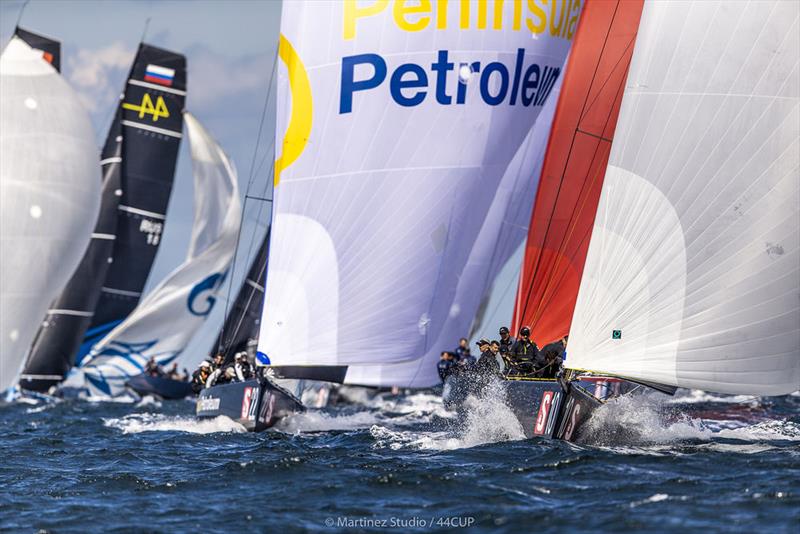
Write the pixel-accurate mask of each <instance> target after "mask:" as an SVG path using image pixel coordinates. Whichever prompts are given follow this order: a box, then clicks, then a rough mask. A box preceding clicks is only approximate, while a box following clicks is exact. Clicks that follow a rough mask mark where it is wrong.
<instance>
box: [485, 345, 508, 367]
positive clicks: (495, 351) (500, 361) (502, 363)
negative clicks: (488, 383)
mask: <svg viewBox="0 0 800 534" xmlns="http://www.w3.org/2000/svg"><path fill="white" fill-rule="evenodd" d="M489 350H490V351H492V354H494V359H495V361H496V362H497V368H498V370H499V371H500V372H501V373H504V372H505V371H506V362H505V360H504V359H503V357H502V356H501V355H500V342H499V341H497V340H496V339H493V340H492V342H491V343H490V344H489Z"/></svg>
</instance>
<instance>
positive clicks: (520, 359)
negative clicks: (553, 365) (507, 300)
mask: <svg viewBox="0 0 800 534" xmlns="http://www.w3.org/2000/svg"><path fill="white" fill-rule="evenodd" d="M539 360H540V356H539V347H537V346H536V343H534V342H533V341H531V329H530V328H528V327H527V326H523V327H522V328H520V330H519V339H518V340H517V341H516V343H514V346H513V347H512V348H511V361H512V362H513V365H514V367H515V370H516V371H517V372H518V373H520V374H531V373H533V372H534V371H535V370H536V364H537V363H539V364H540V366H541V365H543V364H544V362H543V361H541V362H540V361H539Z"/></svg>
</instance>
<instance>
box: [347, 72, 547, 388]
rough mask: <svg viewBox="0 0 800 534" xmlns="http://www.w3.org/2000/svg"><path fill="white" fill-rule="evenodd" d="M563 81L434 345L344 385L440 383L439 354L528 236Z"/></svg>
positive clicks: (503, 189) (357, 371) (505, 185)
mask: <svg viewBox="0 0 800 534" xmlns="http://www.w3.org/2000/svg"><path fill="white" fill-rule="evenodd" d="M561 80H562V78H559V80H558V81H557V82H556V85H555V86H553V91H552V93H551V94H550V96H548V99H547V102H546V104H545V105H544V108H543V109H542V112H541V114H540V115H539V118H538V119H537V121H536V124H535V125H534V127H533V129H532V130H531V131H530V132H529V133H528V136H527V137H526V138H525V142H524V143H522V145H521V146H520V148H519V150H518V151H517V154H516V155H515V156H514V159H513V160H512V161H511V164H510V165H509V167H508V169H506V172H505V174H504V175H503V178H502V180H501V181H500V185H499V186H498V188H497V191H496V192H495V195H494V198H493V200H492V203H491V205H490V207H489V211H488V213H487V215H486V220H485V221H484V223H483V227H482V228H481V231H480V233H479V234H478V237H477V239H476V240H475V243H474V244H473V246H472V251H471V252H470V255H469V259H468V260H467V264H466V265H465V266H464V271H463V272H462V273H461V276H460V277H459V279H458V287H457V289H456V295H455V298H454V299H453V304H452V306H451V307H450V313H449V314H448V317H447V321H446V322H445V324H444V326H443V327H442V329H441V331H440V332H439V336H438V338H437V340H436V342H435V343H433V344H432V346H431V347H430V348H429V349H428V351H427V352H426V353H425V354H424V355H423V356H422V357H421V358H419V359H417V360H414V361H411V362H403V363H397V364H385V365H361V366H357V365H351V366H349V367H348V368H347V375H346V377H345V383H347V384H358V385H365V386H400V387H404V388H421V387H430V386H434V385H436V384H438V383H440V382H441V380H440V378H439V374H438V371H437V367H436V364H437V362H438V360H439V357H440V355H441V352H442V351H443V350H452V349H454V348H455V347H456V344H457V342H458V339H459V338H461V337H469V336H468V334H469V330H470V328H471V325H472V323H473V321H474V320H475V318H476V314H477V312H478V309H479V307H480V305H481V302H482V299H484V298H485V297H486V296H487V293H488V291H489V290H490V289H491V287H492V284H493V283H494V280H495V278H496V276H497V274H498V272H499V271H500V270H501V269H502V268H503V266H504V265H505V263H506V262H507V261H508V259H509V258H510V257H511V256H512V255H513V254H514V251H515V250H516V249H517V248H518V247H519V246H520V245H521V244H522V243H523V242H524V241H525V238H526V237H527V235H528V225H529V224H530V221H531V206H532V205H533V199H534V197H535V196H536V189H537V185H538V183H539V176H540V174H541V171H542V163H543V161H544V151H545V148H546V147H547V140H548V138H549V137H550V130H551V126H552V123H553V114H554V113H555V109H556V104H557V103H558V96H559V94H560V91H561ZM514 287H516V285H515V286H514Z"/></svg>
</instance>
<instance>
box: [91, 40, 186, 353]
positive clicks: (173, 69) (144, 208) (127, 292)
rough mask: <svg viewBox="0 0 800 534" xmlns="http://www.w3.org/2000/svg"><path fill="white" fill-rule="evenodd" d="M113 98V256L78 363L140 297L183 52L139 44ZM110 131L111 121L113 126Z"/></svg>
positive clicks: (170, 155) (162, 213)
mask: <svg viewBox="0 0 800 534" xmlns="http://www.w3.org/2000/svg"><path fill="white" fill-rule="evenodd" d="M123 96H124V99H123V100H122V101H121V102H120V108H119V114H120V116H119V120H120V124H121V134H120V136H121V137H122V156H121V157H122V161H121V165H122V170H121V173H122V176H121V181H122V196H121V197H120V198H119V204H118V206H117V212H118V213H117V215H118V219H117V228H116V239H115V241H114V261H113V263H112V264H111V266H110V267H109V269H108V272H107V274H106V276H105V279H104V281H103V282H102V286H101V290H100V297H99V299H98V300H97V304H96V306H95V308H94V315H93V316H92V320H91V323H90V324H89V327H88V330H87V331H86V332H85V334H84V333H82V335H83V336H84V339H83V341H82V344H81V347H80V349H79V352H78V356H77V361H78V362H79V361H80V360H81V358H82V357H83V356H85V355H86V354H87V353H88V351H89V350H90V349H91V347H92V345H93V344H95V343H96V342H98V341H100V340H101V339H102V338H103V336H105V335H106V334H107V333H108V332H110V331H111V329H112V328H114V327H115V326H117V325H118V324H119V323H120V322H122V321H123V320H124V319H125V318H126V317H127V316H128V314H130V313H131V312H132V311H133V309H134V308H135V307H136V305H137V304H138V302H139V299H140V297H141V293H142V290H143V289H144V286H145V283H146V282H147V277H148V275H149V274H150V268H151V267H152V264H153V260H154V259H155V256H156V252H157V251H158V246H159V244H160V243H161V234H162V232H163V229H164V223H165V220H166V214H167V205H168V203H169V197H170V193H171V192H172V182H173V179H174V177H175V164H176V162H177V159H178V149H179V148H180V140H181V137H182V136H183V134H182V130H183V117H182V112H183V109H184V105H185V100H186V58H185V57H184V56H183V55H181V54H177V53H175V52H171V51H168V50H164V49H161V48H156V47H154V46H150V45H147V44H144V43H142V44H140V45H139V50H138V52H137V54H136V58H135V59H134V62H133V66H132V67H131V74H130V76H129V78H128V80H127V83H126V86H125V90H124V92H123ZM112 130H113V126H112Z"/></svg>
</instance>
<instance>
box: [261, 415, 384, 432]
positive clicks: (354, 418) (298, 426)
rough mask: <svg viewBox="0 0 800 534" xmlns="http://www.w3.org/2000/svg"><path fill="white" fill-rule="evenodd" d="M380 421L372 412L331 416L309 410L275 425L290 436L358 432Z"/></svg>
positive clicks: (378, 416)
mask: <svg viewBox="0 0 800 534" xmlns="http://www.w3.org/2000/svg"><path fill="white" fill-rule="evenodd" d="M380 419H381V417H380V414H378V413H376V412H371V411H363V412H356V413H352V414H341V415H331V414H328V413H325V412H322V411H318V410H308V411H305V412H303V413H298V414H294V415H290V416H289V417H285V418H283V419H282V420H280V421H278V423H277V424H276V425H275V429H276V430H280V431H282V432H287V433H290V434H301V433H304V432H329V431H334V430H357V429H362V428H369V427H370V426H372V425H373V424H375V423H376V422H378V421H379V420H380Z"/></svg>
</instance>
